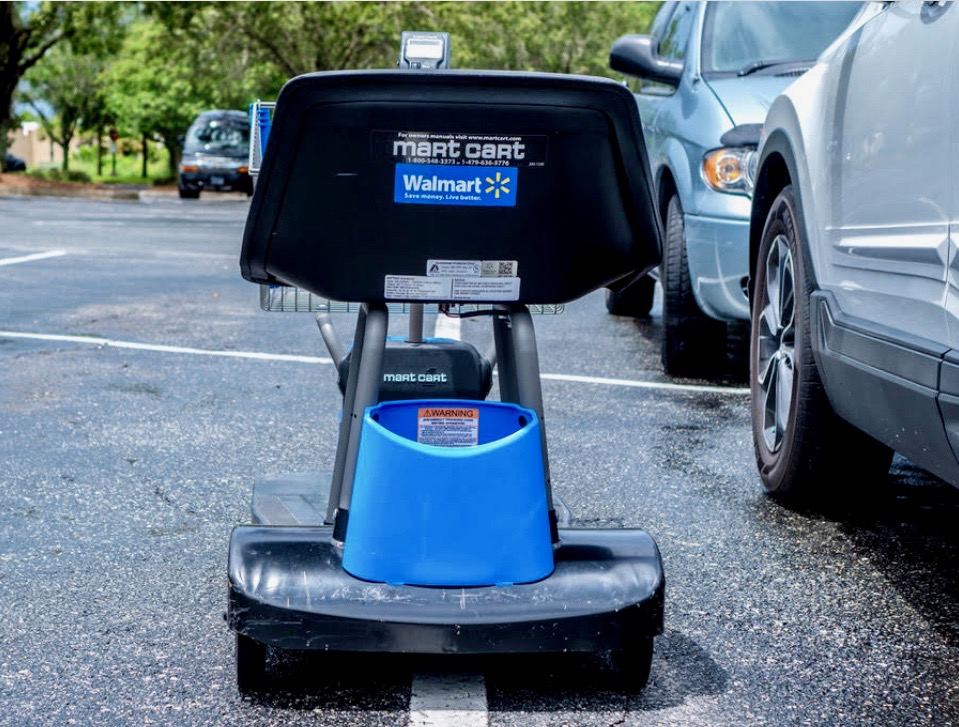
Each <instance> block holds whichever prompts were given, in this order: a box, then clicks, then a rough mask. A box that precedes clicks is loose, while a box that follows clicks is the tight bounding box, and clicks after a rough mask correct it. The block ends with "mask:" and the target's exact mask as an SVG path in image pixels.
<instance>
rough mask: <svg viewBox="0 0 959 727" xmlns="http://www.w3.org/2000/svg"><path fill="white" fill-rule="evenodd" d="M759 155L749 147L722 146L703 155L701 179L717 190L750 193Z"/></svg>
mask: <svg viewBox="0 0 959 727" xmlns="http://www.w3.org/2000/svg"><path fill="white" fill-rule="evenodd" d="M758 162H759V155H758V153H757V152H756V150H755V149H753V148H751V147H723V148H721V149H713V150H712V151H710V152H707V153H706V155H705V156H704V157H703V179H704V180H706V184H708V185H709V186H710V187H712V188H713V189H715V190H716V191H717V192H734V193H739V194H747V195H749V194H752V191H753V183H754V182H755V180H756V165H757V163H758Z"/></svg>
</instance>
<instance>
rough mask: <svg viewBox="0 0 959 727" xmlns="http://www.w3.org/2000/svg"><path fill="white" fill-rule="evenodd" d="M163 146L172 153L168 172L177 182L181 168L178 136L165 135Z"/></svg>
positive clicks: (168, 163)
mask: <svg viewBox="0 0 959 727" xmlns="http://www.w3.org/2000/svg"><path fill="white" fill-rule="evenodd" d="M163 144H164V145H165V146H166V148H167V151H169V152H170V155H169V159H168V162H167V171H169V173H170V177H171V178H172V179H174V180H175V179H176V176H177V172H178V171H179V168H180V146H179V144H178V143H177V134H164V135H163Z"/></svg>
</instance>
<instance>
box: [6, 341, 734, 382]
mask: <svg viewBox="0 0 959 727" xmlns="http://www.w3.org/2000/svg"><path fill="white" fill-rule="evenodd" d="M446 337H448V338H452V336H446ZM0 338H14V339H26V340H33V341H57V342H61V343H85V344H89V345H92V346H103V347H110V348H125V349H131V350H135V351H155V352H157V353H181V354H189V355H191V356H219V357H223V358H245V359H253V360H256V361H288V362H292V363H308V364H332V363H333V360H332V359H330V358H325V357H321V356H299V355H296V354H288V353H265V352H262V351H213V350H210V349H205V348H187V347H184V346H165V345H163V344H156V343H138V342H135V341H117V340H114V339H111V338H98V337H96V336H71V335H66V334H54V333H25V332H22V331H0ZM540 378H541V379H543V380H544V381H565V382H569V383H575V384H598V385H601V386H625V387H628V388H634V389H658V390H661V391H682V392H690V393H698V394H725V395H732V396H743V395H746V394H749V389H748V388H745V387H733V386H703V385H699V384H671V383H668V382H664V381H640V380H637V379H609V378H604V377H601V376H579V375H577V374H549V373H544V374H540Z"/></svg>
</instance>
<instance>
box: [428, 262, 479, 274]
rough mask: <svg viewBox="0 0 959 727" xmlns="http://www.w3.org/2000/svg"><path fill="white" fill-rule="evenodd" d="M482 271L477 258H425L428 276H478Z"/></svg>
mask: <svg viewBox="0 0 959 727" xmlns="http://www.w3.org/2000/svg"><path fill="white" fill-rule="evenodd" d="M482 272H483V263H482V262H481V261H479V260H427V261H426V274H427V275H429V276H434V277H435V276H444V275H445V276H459V277H473V278H478V277H479V276H480V274H481V273H482Z"/></svg>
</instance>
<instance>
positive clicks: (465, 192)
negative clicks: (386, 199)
mask: <svg viewBox="0 0 959 727" xmlns="http://www.w3.org/2000/svg"><path fill="white" fill-rule="evenodd" d="M518 171H519V170H518V169H516V168H515V167H505V168H503V167H499V168H497V169H496V171H495V172H492V171H491V170H483V169H476V168H475V167H467V166H444V165H438V164H397V165H396V172H395V178H394V184H393V201H394V202H398V203H400V204H445V205H460V206H470V207H515V206H516V190H517V188H518V182H519V179H518V176H519V174H518Z"/></svg>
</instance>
